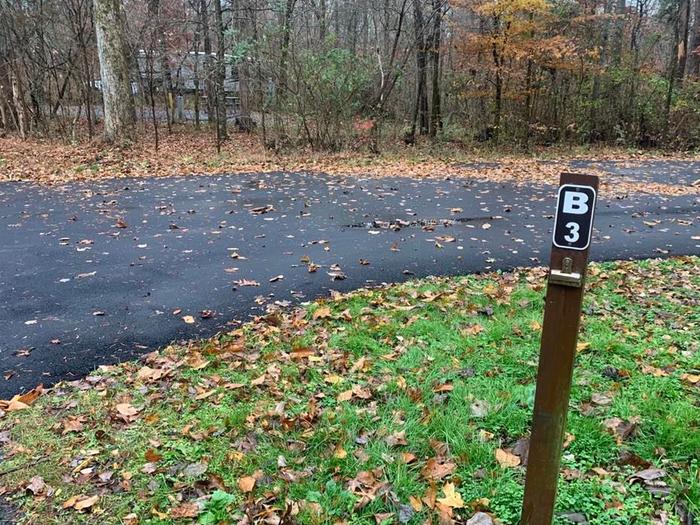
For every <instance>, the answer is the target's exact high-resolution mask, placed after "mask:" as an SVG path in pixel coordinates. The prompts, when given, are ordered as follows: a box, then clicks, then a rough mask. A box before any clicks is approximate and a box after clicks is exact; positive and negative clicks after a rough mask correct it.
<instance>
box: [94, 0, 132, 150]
mask: <svg viewBox="0 0 700 525" xmlns="http://www.w3.org/2000/svg"><path fill="white" fill-rule="evenodd" d="M93 5H94V12H95V34H96V37H97V54H98V57H99V60H100V80H101V86H102V97H103V103H104V138H105V140H107V141H108V142H115V141H122V140H134V139H135V137H136V110H135V108H134V100H133V97H132V90H131V78H130V74H129V71H130V68H129V58H128V56H127V49H128V42H127V39H126V29H125V27H124V13H123V7H122V4H121V0H93Z"/></svg>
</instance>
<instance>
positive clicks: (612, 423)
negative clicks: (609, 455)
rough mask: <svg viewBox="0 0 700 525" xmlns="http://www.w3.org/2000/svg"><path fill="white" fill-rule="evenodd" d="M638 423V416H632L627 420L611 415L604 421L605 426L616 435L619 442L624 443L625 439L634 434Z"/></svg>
mask: <svg viewBox="0 0 700 525" xmlns="http://www.w3.org/2000/svg"><path fill="white" fill-rule="evenodd" d="M638 423H639V418H638V417H633V418H630V419H629V420H627V421H625V420H622V419H620V418H619V417H611V418H609V419H606V420H605V421H603V426H604V427H605V429H606V430H607V431H608V432H610V433H611V434H612V435H613V436H614V437H615V440H616V441H617V443H618V444H622V442H623V441H625V440H627V439H629V438H630V437H631V436H632V435H634V433H635V432H636V431H637V426H638Z"/></svg>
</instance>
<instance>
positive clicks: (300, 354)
mask: <svg viewBox="0 0 700 525" xmlns="http://www.w3.org/2000/svg"><path fill="white" fill-rule="evenodd" d="M314 353H315V352H314V351H313V350H311V348H306V347H299V348H295V349H294V350H292V359H305V358H307V357H311V356H312V355H314Z"/></svg>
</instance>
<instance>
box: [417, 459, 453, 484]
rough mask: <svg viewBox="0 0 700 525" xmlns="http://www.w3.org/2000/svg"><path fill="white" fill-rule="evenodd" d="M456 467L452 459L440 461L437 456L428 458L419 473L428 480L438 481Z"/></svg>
mask: <svg viewBox="0 0 700 525" xmlns="http://www.w3.org/2000/svg"><path fill="white" fill-rule="evenodd" d="M456 468H457V465H456V464H455V463H453V462H452V461H445V462H440V461H438V459H437V458H430V459H429V460H428V461H427V462H426V464H425V466H424V467H423V469H422V470H421V475H422V476H423V477H424V478H425V479H427V480H429V481H440V480H441V479H443V478H445V477H447V476H449V475H450V474H452V473H453V472H454V470H455V469H456Z"/></svg>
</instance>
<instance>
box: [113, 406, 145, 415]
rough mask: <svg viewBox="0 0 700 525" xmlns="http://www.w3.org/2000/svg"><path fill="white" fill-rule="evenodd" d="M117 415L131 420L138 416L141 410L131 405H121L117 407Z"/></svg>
mask: <svg viewBox="0 0 700 525" xmlns="http://www.w3.org/2000/svg"><path fill="white" fill-rule="evenodd" d="M115 408H116V409H117V413H118V414H119V415H120V416H123V417H126V418H130V417H133V416H135V415H136V414H138V413H139V412H140V411H141V410H140V409H138V408H136V407H135V406H134V405H132V404H131V403H119V404H118V405H117V406H116V407H115Z"/></svg>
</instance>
